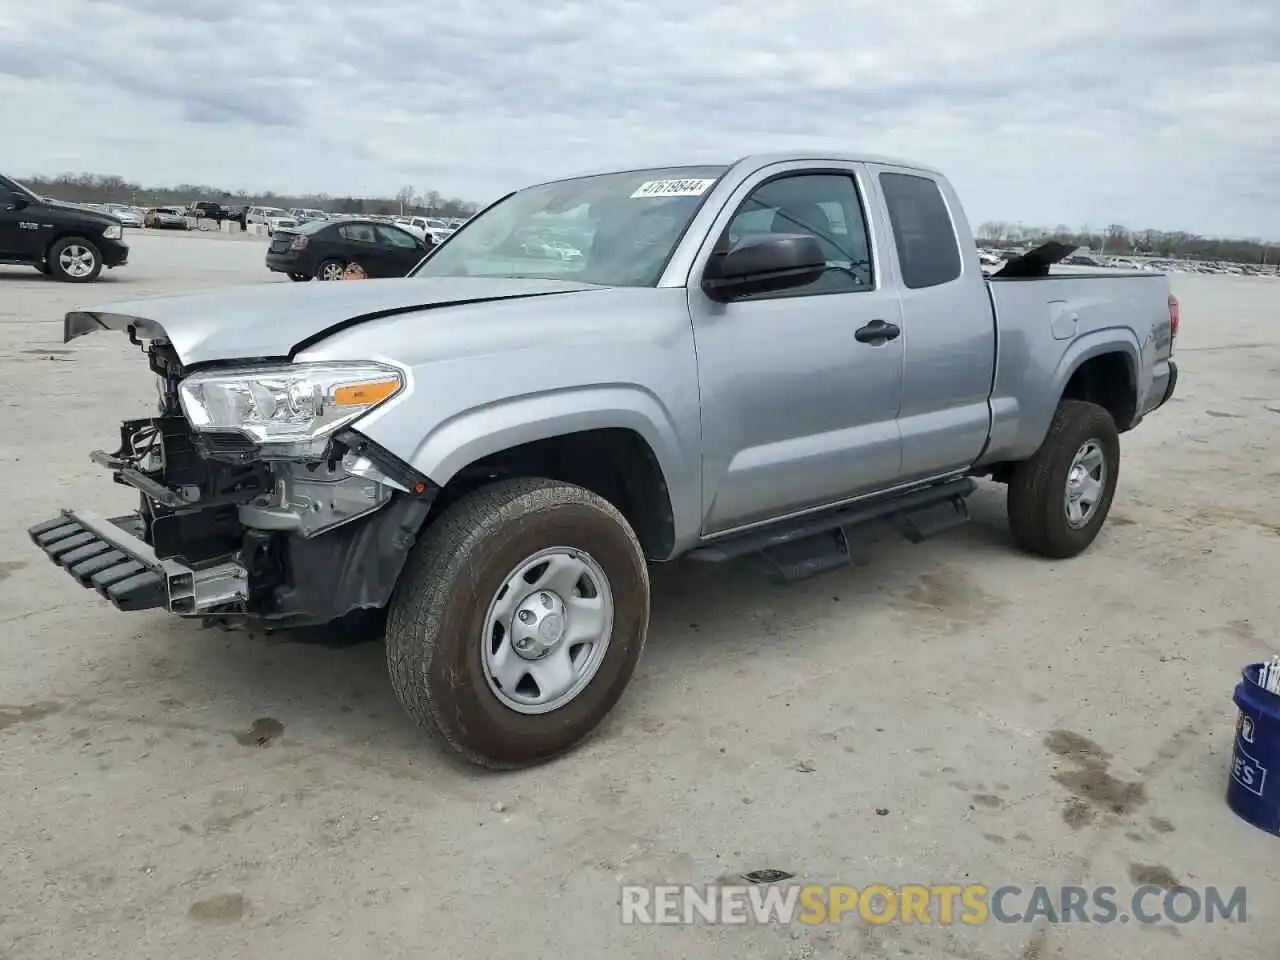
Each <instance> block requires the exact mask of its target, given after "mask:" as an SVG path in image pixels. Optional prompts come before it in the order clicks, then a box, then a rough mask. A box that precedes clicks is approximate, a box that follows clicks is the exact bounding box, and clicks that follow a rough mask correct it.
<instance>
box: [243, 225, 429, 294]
mask: <svg viewBox="0 0 1280 960" xmlns="http://www.w3.org/2000/svg"><path fill="white" fill-rule="evenodd" d="M431 248H432V243H431V240H430V239H429V238H428V239H426V240H419V239H418V238H417V237H415V236H414V235H413V234H411V233H409V232H408V231H406V230H401V229H400V228H399V227H393V226H391V225H390V224H386V223H378V222H376V221H373V220H355V219H352V220H340V221H337V222H334V221H330V220H312V221H310V222H308V223H303V224H299V225H298V226H296V227H288V228H281V229H278V230H276V232H275V234H274V236H272V238H271V246H269V247H268V248H267V269H268V270H271V271H274V272H275V273H284V274H288V276H289V279H290V280H297V281H299V282H301V281H303V280H310V279H311V278H313V277H314V278H315V279H317V280H341V279H342V277H343V274H344V273H345V272H346V269H347V267H348V266H349V265H351V264H353V263H354V264H358V265H359V266H360V268H361V269H362V270H364V272H365V275H366V276H368V277H369V278H370V279H376V278H378V277H403V276H404V275H405V274H407V273H408V272H409V271H410V270H412V269H413V268H414V266H416V265H417V263H418V261H419V260H421V259H422V258H423V257H424V256H426V254H427V251H429V250H430V249H431Z"/></svg>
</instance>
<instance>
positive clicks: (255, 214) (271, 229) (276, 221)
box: [248, 207, 298, 236]
mask: <svg viewBox="0 0 1280 960" xmlns="http://www.w3.org/2000/svg"><path fill="white" fill-rule="evenodd" d="M248 222H249V223H264V224H266V225H267V235H268V236H271V235H274V234H275V232H276V231H277V230H279V229H280V228H281V227H296V226H297V225H298V221H297V219H295V218H294V217H291V216H289V214H288V212H287V211H285V210H282V209H280V208H279V207H250V208H249V215H248Z"/></svg>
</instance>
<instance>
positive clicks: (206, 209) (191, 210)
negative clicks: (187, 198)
mask: <svg viewBox="0 0 1280 960" xmlns="http://www.w3.org/2000/svg"><path fill="white" fill-rule="evenodd" d="M187 216H189V217H195V218H196V219H197V220H216V221H217V222H218V223H221V222H222V221H223V220H226V219H227V218H228V216H229V215H228V213H227V208H226V207H224V206H223V205H222V204H220V203H214V202H213V201H211V200H198V201H196V202H195V203H192V204H190V205H189V206H188V207H187Z"/></svg>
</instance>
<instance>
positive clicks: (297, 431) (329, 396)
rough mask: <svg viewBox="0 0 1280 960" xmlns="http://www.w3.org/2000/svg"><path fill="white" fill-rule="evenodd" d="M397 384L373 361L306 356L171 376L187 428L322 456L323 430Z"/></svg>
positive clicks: (395, 373) (266, 450) (288, 454)
mask: <svg viewBox="0 0 1280 960" xmlns="http://www.w3.org/2000/svg"><path fill="white" fill-rule="evenodd" d="M403 388H404V375H403V374H402V373H401V372H400V371H399V370H397V369H396V368H395V367H391V366H387V365H385V364H381V363H307V364H294V365H292V366H285V367H258V368H256V369H242V370H218V371H210V372H208V373H193V374H192V375H191V376H189V377H187V378H186V379H185V380H183V381H182V383H181V384H179V387H178V396H179V399H180V400H181V402H182V411H183V413H185V414H186V416H187V420H188V421H190V423H191V428H192V429H193V430H196V431H199V432H202V433H239V434H242V435H244V436H247V437H248V438H249V439H251V440H253V441H254V442H255V443H257V444H258V445H259V447H260V448H261V451H262V455H263V456H265V457H277V458H280V459H296V458H309V457H320V456H323V454H324V452H325V448H326V447H327V446H328V443H329V437H330V435H331V434H333V433H334V432H335V431H336V430H337V429H338V428H340V427H342V426H345V425H346V424H348V423H350V422H351V421H352V420H355V419H356V418H357V417H359V416H360V415H361V414H364V413H367V412H369V411H370V410H372V409H373V408H374V407H376V406H378V405H379V404H381V403H385V402H386V401H387V400H390V399H391V398H392V397H394V396H395V395H396V394H398V393H399V392H400V391H401V390H402V389H403Z"/></svg>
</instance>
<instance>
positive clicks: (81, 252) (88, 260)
mask: <svg viewBox="0 0 1280 960" xmlns="http://www.w3.org/2000/svg"><path fill="white" fill-rule="evenodd" d="M93 263H94V257H93V251H92V250H90V249H89V248H88V247H84V246H81V245H80V244H78V243H72V244H68V245H67V246H65V247H63V248H62V252H61V253H60V254H58V266H60V267H62V272H63V273H65V274H66V275H67V276H69V277H75V278H76V279H80V278H81V277H87V276H88V275H89V274H91V273H93Z"/></svg>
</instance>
